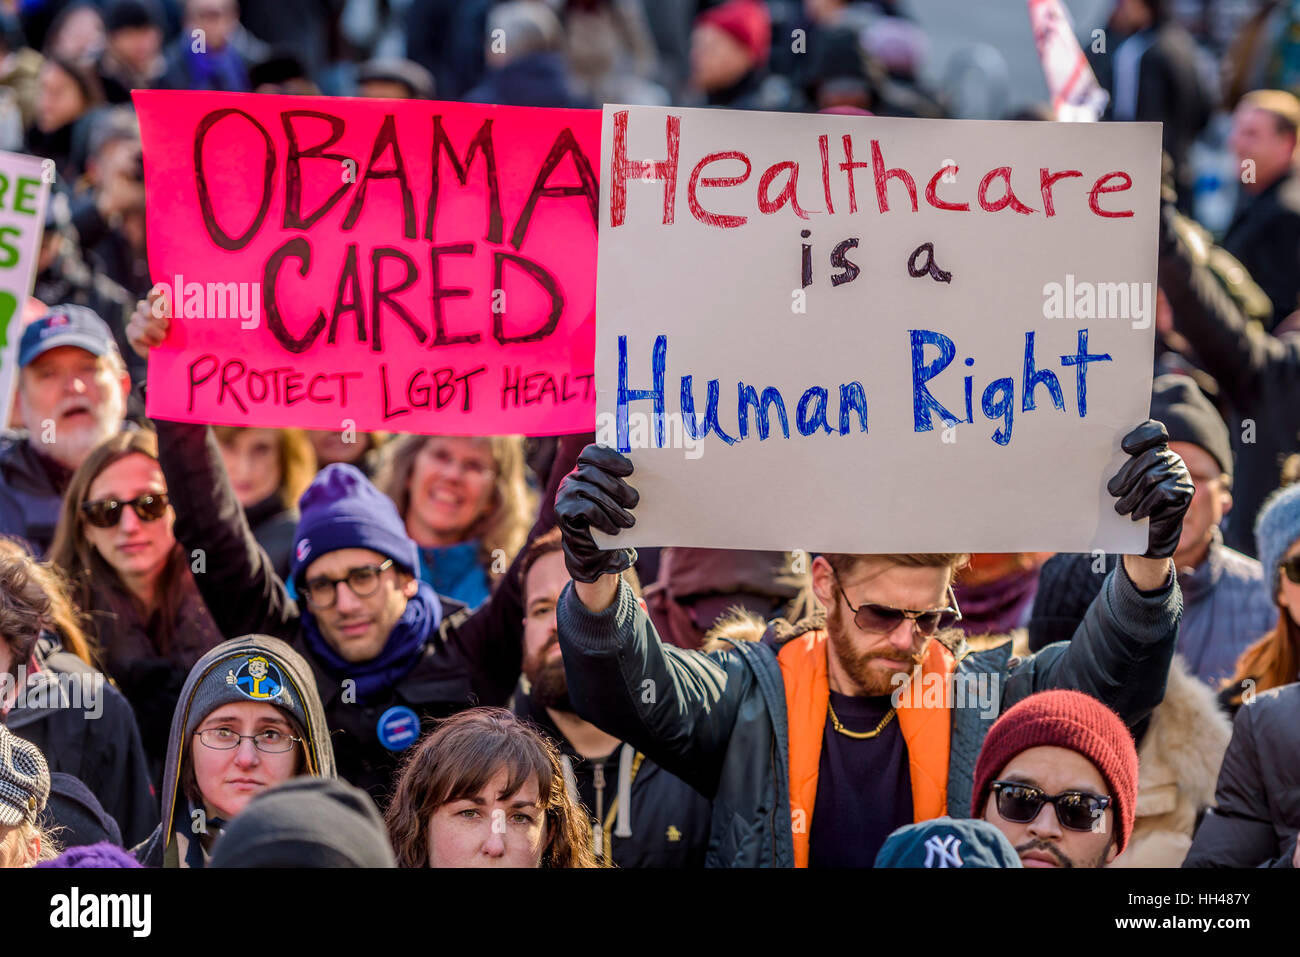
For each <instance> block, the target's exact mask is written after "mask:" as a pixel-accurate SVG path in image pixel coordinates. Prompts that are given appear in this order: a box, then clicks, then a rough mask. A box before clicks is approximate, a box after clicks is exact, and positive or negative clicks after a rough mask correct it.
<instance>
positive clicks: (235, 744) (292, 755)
mask: <svg viewBox="0 0 1300 957" xmlns="http://www.w3.org/2000/svg"><path fill="white" fill-rule="evenodd" d="M304 774H310V775H315V776H316V777H325V778H332V777H334V776H335V769H334V748H333V745H331V744H330V737H329V730H328V729H327V728H326V724H325V710H324V708H323V707H322V706H321V702H320V696H319V695H318V694H317V693H316V681H315V678H314V677H313V676H312V671H311V667H310V666H309V665H308V664H307V662H306V661H304V660H303V658H302V657H301V656H300V655H299V654H297V653H296V652H295V651H294V650H293V649H292V648H290V647H289V646H288V645H287V644H285V643H284V642H283V641H280V640H279V639H278V638H272V637H270V636H268V635H245V636H244V637H242V638H235V639H233V640H232V641H226V642H222V643H221V644H219V645H217V647H215V648H213V649H212V650H211V651H209V652H208V653H207V654H206V655H204V656H203V657H202V658H200V659H199V660H198V662H197V663H195V665H194V667H193V668H192V669H190V672H189V676H188V678H186V681H185V686H184V688H183V689H182V690H181V694H180V700H179V701H178V702H177V704H176V709H175V713H174V714H173V716H172V723H171V733H170V735H169V738H168V743H167V768H166V772H165V773H164V775H163V786H162V819H161V823H160V824H159V825H158V827H157V829H156V830H155V831H154V832H153V834H152V835H151V836H150V837H149V839H148V840H147V841H145V842H144V843H143V844H140V845H139V846H138V847H136V848H135V849H134V851H133V852H132V853H134V854H135V856H136V859H137V860H138V861H140V863H142V864H144V865H145V866H146V867H206V866H208V860H209V858H211V856H212V851H213V846H214V844H215V843H216V841H217V840H219V839H220V836H221V832H222V829H223V828H224V827H225V826H226V825H227V824H229V823H230V821H231V819H233V818H234V817H236V816H237V815H238V814H239V813H240V812H241V811H243V810H244V808H245V807H246V806H247V805H248V802H249V801H251V800H252V799H253V798H254V797H256V796H257V795H258V794H261V793H262V792H263V791H265V790H267V789H268V788H271V787H274V786H275V785H277V784H280V783H282V782H284V781H287V780H289V779H290V778H294V777H298V776H300V775H304ZM228 863H230V864H236V865H237V862H228Z"/></svg>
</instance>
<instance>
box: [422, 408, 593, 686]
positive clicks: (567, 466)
mask: <svg viewBox="0 0 1300 957" xmlns="http://www.w3.org/2000/svg"><path fill="white" fill-rule="evenodd" d="M593 438H594V436H592V435H590V434H588V435H566V436H564V437H562V438H561V439H560V443H559V448H558V449H557V451H556V454H555V460H554V462H553V463H552V467H551V473H550V475H549V476H548V477H547V479H546V488H545V491H544V492H543V493H542V503H541V511H540V514H539V515H538V518H537V522H536V524H534V525H533V528H532V531H530V532H529V533H528V540H527V542H526V543H525V544H524V547H523V548H521V549H519V554H518V555H516V556H515V559H514V561H513V562H512V563H511V565H510V568H509V569H507V570H506V573H505V575H503V576H502V578H501V581H500V582H499V583H498V584H497V587H496V588H495V589H494V590H493V592H492V595H491V597H490V598H488V600H487V601H486V602H484V603H483V605H482V606H481V607H480V608H479V609H478V610H477V611H474V612H467V611H462V612H458V613H456V614H454V615H452V616H450V617H449V618H447V619H446V620H445V621H443V623H442V625H441V626H440V628H439V631H440V632H441V635H442V640H443V641H444V642H445V643H446V644H447V645H449V646H450V647H453V648H455V649H456V650H457V652H458V653H459V654H460V656H461V658H462V659H463V660H464V661H465V663H466V666H467V668H468V670H469V677H470V685H471V687H472V688H473V691H474V695H475V697H476V698H477V700H478V703H479V704H484V705H504V704H505V703H506V702H507V701H508V700H509V698H510V696H511V695H512V694H513V693H514V690H515V685H517V684H518V682H519V672H520V670H521V669H522V667H523V642H524V598H523V582H522V580H521V578H522V575H521V574H520V570H521V567H522V565H523V561H524V558H525V556H526V555H527V553H528V546H529V545H530V544H531V543H532V541H533V540H534V539H535V538H537V537H538V536H539V535H543V534H545V533H546V532H548V531H550V530H551V529H552V528H553V527H554V526H555V493H556V491H557V490H558V489H559V486H560V481H561V479H563V478H564V476H565V475H567V474H568V473H569V472H570V471H572V470H573V468H574V467H575V466H576V465H577V462H578V455H579V453H580V452H581V451H582V450H583V449H584V448H586V446H587V444H588V443H589V442H591V441H592V440H593Z"/></svg>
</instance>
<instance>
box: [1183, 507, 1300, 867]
mask: <svg viewBox="0 0 1300 957" xmlns="http://www.w3.org/2000/svg"><path fill="white" fill-rule="evenodd" d="M1255 540H1256V542H1257V543H1258V546H1259V548H1258V551H1259V561H1260V564H1261V565H1263V566H1264V574H1265V577H1266V580H1267V581H1269V582H1270V583H1271V584H1272V591H1273V600H1274V601H1275V602H1276V603H1277V606H1278V610H1279V611H1278V623H1277V627H1276V628H1275V629H1273V631H1271V632H1270V633H1269V634H1267V635H1265V636H1264V637H1263V638H1261V639H1260V640H1259V641H1257V642H1256V643H1255V644H1253V645H1251V646H1250V647H1249V648H1247V649H1246V651H1245V652H1244V653H1243V654H1242V656H1241V658H1240V660H1239V661H1238V662H1237V674H1236V676H1235V677H1234V678H1233V681H1232V682H1231V683H1230V684H1229V685H1228V686H1227V688H1226V689H1225V691H1224V694H1223V696H1222V697H1221V700H1224V699H1227V701H1228V703H1229V704H1235V705H1236V706H1237V714H1236V719H1235V720H1234V722H1233V726H1232V741H1231V742H1229V744H1228V750H1227V753H1226V754H1224V756H1223V767H1222V768H1221V769H1220V770H1219V783H1218V788H1217V790H1216V791H1215V805H1216V806H1215V807H1214V808H1212V809H1211V810H1210V811H1209V812H1207V813H1206V815H1205V819H1204V820H1203V821H1202V822H1201V826H1200V829H1199V830H1197V832H1196V837H1195V838H1194V839H1193V841H1192V849H1191V851H1190V852H1189V853H1188V855H1187V860H1185V861H1184V862H1183V866H1184V867H1261V866H1267V867H1300V847H1297V843H1296V835H1297V832H1300V762H1297V761H1296V759H1295V756H1296V753H1297V752H1300V684H1298V683H1297V682H1296V679H1297V672H1300V665H1298V664H1297V662H1298V661H1300V649H1298V648H1297V642H1298V640H1300V484H1295V485H1288V486H1286V487H1285V488H1283V489H1281V490H1280V491H1277V492H1274V493H1273V495H1272V496H1271V497H1269V498H1268V499H1267V500H1266V501H1265V502H1264V507H1263V509H1262V510H1261V511H1260V513H1259V517H1258V518H1257V519H1256V520H1255Z"/></svg>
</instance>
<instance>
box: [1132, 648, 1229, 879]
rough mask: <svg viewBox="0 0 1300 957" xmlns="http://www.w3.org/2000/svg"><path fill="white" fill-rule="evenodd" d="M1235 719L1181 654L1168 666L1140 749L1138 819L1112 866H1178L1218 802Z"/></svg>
mask: <svg viewBox="0 0 1300 957" xmlns="http://www.w3.org/2000/svg"><path fill="white" fill-rule="evenodd" d="M1231 738H1232V723H1231V722H1230V721H1229V720H1228V718H1227V716H1226V715H1225V714H1224V713H1223V712H1222V711H1221V710H1220V709H1219V703H1218V699H1217V698H1216V697H1215V694H1214V692H1213V691H1212V690H1211V689H1210V687H1209V686H1208V685H1206V684H1205V683H1204V682H1202V681H1199V680H1198V679H1196V678H1194V677H1192V675H1191V673H1190V672H1189V671H1188V670H1187V665H1186V663H1184V661H1183V659H1182V657H1181V656H1179V655H1175V656H1174V660H1173V664H1172V665H1171V666H1170V668H1169V683H1168V684H1167V685H1166V687H1165V700H1164V701H1162V702H1161V703H1160V704H1159V705H1157V706H1156V709H1155V710H1154V711H1153V712H1152V713H1151V723H1150V725H1149V726H1148V728H1147V733H1146V736H1145V737H1144V738H1143V739H1142V746H1141V747H1140V748H1139V749H1138V799H1137V821H1136V822H1135V824H1134V825H1133V835H1132V837H1130V838H1129V845H1128V849H1127V850H1126V851H1125V852H1124V853H1123V854H1121V855H1120V856H1119V857H1117V858H1116V859H1115V860H1114V861H1113V862H1112V863H1111V864H1110V866H1111V867H1178V866H1179V865H1181V864H1182V863H1183V858H1184V857H1186V856H1187V852H1188V850H1189V849H1190V848H1191V846H1192V831H1193V830H1194V828H1195V827H1196V816H1197V814H1198V813H1199V812H1200V810H1201V809H1202V808H1205V807H1212V806H1213V805H1214V788H1215V784H1216V783H1217V782H1218V780H1219V766H1220V765H1221V764H1222V763H1223V754H1224V752H1225V751H1227V749H1228V741H1229V740H1230V739H1231Z"/></svg>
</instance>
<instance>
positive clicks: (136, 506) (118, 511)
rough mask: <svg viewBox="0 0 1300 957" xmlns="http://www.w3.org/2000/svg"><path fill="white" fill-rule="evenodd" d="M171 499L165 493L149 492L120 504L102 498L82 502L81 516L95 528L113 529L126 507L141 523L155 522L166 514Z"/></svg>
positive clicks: (114, 500)
mask: <svg viewBox="0 0 1300 957" xmlns="http://www.w3.org/2000/svg"><path fill="white" fill-rule="evenodd" d="M170 504H171V499H170V498H168V497H167V493H166V492H162V493H158V492H150V493H148V494H147V495H139V496H136V497H135V498H133V499H131V500H130V501H129V502H120V501H118V500H117V499H115V498H102V499H98V500H97V501H94V502H82V503H81V514H82V515H84V516H85V517H86V521H88V522H89V523H90V524H91V525H94V526H95V527H96V528H113V527H114V526H116V525H117V523H118V522H120V521H121V520H122V510H123V509H124V508H126V507H127V506H128V505H129V506H131V510H132V511H133V512H135V514H136V517H137V518H139V519H140V521H142V522H156V521H157V520H158V519H160V518H162V517H163V516H164V515H166V514H167V506H168V505H170Z"/></svg>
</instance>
